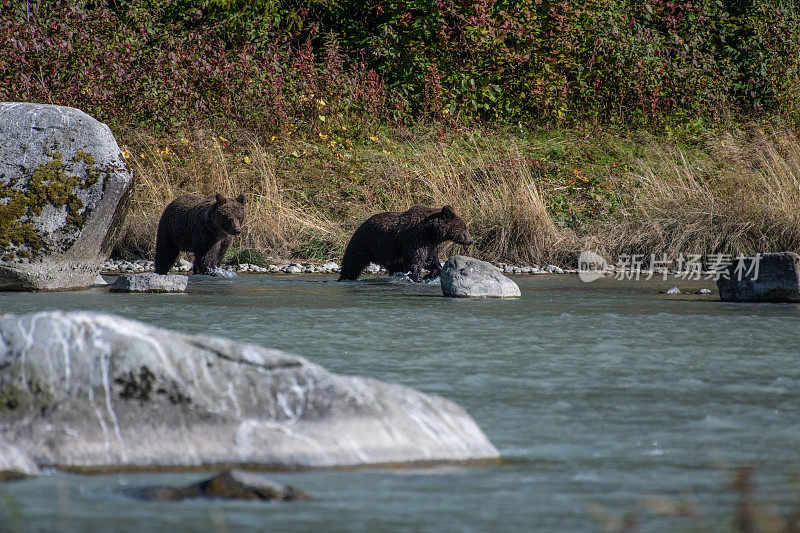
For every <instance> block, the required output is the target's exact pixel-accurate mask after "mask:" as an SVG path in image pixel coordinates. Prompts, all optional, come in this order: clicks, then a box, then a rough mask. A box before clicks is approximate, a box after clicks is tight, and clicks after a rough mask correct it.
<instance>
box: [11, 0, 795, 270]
mask: <svg viewBox="0 0 800 533" xmlns="http://www.w3.org/2000/svg"><path fill="white" fill-rule="evenodd" d="M2 6H3V13H4V16H3V18H2V20H1V21H0V48H1V49H2V50H3V51H4V52H6V53H4V54H2V55H0V71H2V72H3V73H4V74H3V75H2V76H0V100H24V101H38V102H45V103H54V104H61V105H70V106H73V107H78V108H80V109H83V110H85V111H86V112H88V113H90V114H92V115H93V116H95V117H96V118H98V119H100V120H103V121H105V122H107V123H109V124H110V125H111V126H112V128H113V129H114V131H115V133H116V135H117V138H118V140H119V141H120V145H121V146H122V147H123V148H124V153H125V154H126V156H127V157H128V162H129V165H130V167H131V169H132V170H133V171H134V173H135V175H136V179H137V181H136V185H135V187H136V191H135V195H134V199H133V205H132V209H131V213H130V215H129V217H128V220H127V222H126V228H125V231H124V233H123V236H122V238H121V240H120V242H119V244H118V246H117V249H116V253H118V254H120V255H124V256H151V255H152V251H153V239H154V233H155V226H156V223H157V219H158V216H159V215H160V212H161V210H162V209H163V207H164V206H165V205H166V203H167V202H168V201H169V200H170V199H171V198H172V197H174V196H175V195H177V194H180V193H184V192H198V193H204V194H208V193H211V192H214V191H217V190H219V191H221V192H224V193H226V194H234V193H236V194H238V193H240V192H243V193H245V194H246V195H247V197H248V201H249V205H248V211H249V217H250V218H249V222H248V225H247V227H246V230H245V233H244V235H243V237H242V238H241V242H240V246H239V247H238V250H239V251H241V250H243V249H248V250H258V251H259V252H263V253H265V254H272V255H279V256H283V257H286V256H293V257H298V258H311V259H314V258H316V259H323V258H325V259H328V258H332V259H336V258H337V257H339V256H340V253H341V250H342V248H343V246H344V244H345V243H346V241H347V238H348V237H349V235H350V233H351V232H352V231H353V230H354V229H355V228H356V227H357V226H358V224H360V222H361V221H363V220H364V219H365V218H366V217H367V216H369V215H370V214H371V213H374V212H376V211H380V210H387V209H388V210H398V209H405V208H407V207H408V206H410V205H413V204H415V203H425V204H430V205H442V204H444V203H450V204H452V205H453V206H454V207H455V208H456V210H457V212H459V214H461V215H462V216H464V218H466V219H467V220H468V221H469V222H470V231H471V233H472V234H473V235H474V236H475V238H476V246H475V247H474V248H473V249H471V250H470V251H469V253H470V254H471V255H476V256H479V257H482V258H487V259H492V260H502V261H506V262H511V263H544V262H558V263H565V264H569V263H573V262H574V261H575V257H576V253H577V252H578V251H580V250H581V249H584V248H587V247H591V248H594V249H597V250H598V251H600V252H603V253H606V254H609V255H610V256H612V257H614V256H616V255H619V254H622V253H642V254H645V255H646V256H649V254H657V255H660V254H662V253H666V254H668V255H670V256H671V257H675V256H677V254H680V253H684V254H687V253H699V254H708V253H715V252H716V253H720V252H723V253H733V254H735V253H740V252H745V253H746V252H755V251H767V250H794V251H797V250H800V214H799V213H798V211H797V209H796V206H797V205H798V199H800V140H798V136H797V125H798V124H797V121H798V116H800V115H798V112H799V111H800V21H799V20H798V12H797V8H796V6H795V4H794V2H791V1H784V0H776V1H775V2H752V3H751V2H736V3H727V2H726V3H722V2H715V1H709V0H697V1H672V0H670V1H667V0H652V1H649V0H593V1H590V2H584V1H580V2H578V1H577V0H576V1H572V0H563V1H560V2H555V1H537V0H522V1H516V2H507V1H505V0H469V1H458V2H456V1H453V0H440V1H434V0H382V1H378V2H357V1H354V0H204V1H200V0H196V1H195V0H181V1H174V0H108V1H107V2H106V1H83V0H81V1H73V2H62V1H55V0H41V1H39V2H31V1H24V2H14V1H11V0H2ZM234 252H236V250H234ZM251 255H252V254H251Z"/></svg>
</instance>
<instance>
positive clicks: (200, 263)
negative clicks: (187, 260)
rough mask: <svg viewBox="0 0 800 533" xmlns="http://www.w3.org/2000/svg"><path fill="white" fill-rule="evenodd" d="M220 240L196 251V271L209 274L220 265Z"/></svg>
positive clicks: (196, 272)
mask: <svg viewBox="0 0 800 533" xmlns="http://www.w3.org/2000/svg"><path fill="white" fill-rule="evenodd" d="M219 244H220V243H219V242H215V243H214V244H212V245H211V246H210V247H209V248H207V249H204V250H201V251H200V252H195V254H194V268H193V270H194V273H195V274H208V272H209V271H210V270H212V269H214V268H217V267H218V266H219V263H218V262H217V258H218V257H219Z"/></svg>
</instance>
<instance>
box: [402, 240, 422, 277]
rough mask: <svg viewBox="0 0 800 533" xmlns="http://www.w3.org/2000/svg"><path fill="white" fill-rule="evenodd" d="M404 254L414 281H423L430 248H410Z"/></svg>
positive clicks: (409, 275)
mask: <svg viewBox="0 0 800 533" xmlns="http://www.w3.org/2000/svg"><path fill="white" fill-rule="evenodd" d="M403 255H404V261H403V262H404V263H405V264H406V265H407V266H408V270H409V274H408V277H410V278H411V280H412V281H414V283H419V282H420V281H422V269H423V268H425V263H426V262H427V259H428V250H426V249H425V248H419V249H416V250H408V251H406V253H405V254H403Z"/></svg>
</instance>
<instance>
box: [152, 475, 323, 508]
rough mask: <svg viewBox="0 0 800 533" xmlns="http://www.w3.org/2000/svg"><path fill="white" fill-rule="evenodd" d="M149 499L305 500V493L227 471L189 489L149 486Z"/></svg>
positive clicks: (272, 482)
mask: <svg viewBox="0 0 800 533" xmlns="http://www.w3.org/2000/svg"><path fill="white" fill-rule="evenodd" d="M142 496H144V497H145V498H146V499H148V500H157V501H167V502H174V501H179V500H185V499H187V498H224V499H227V500H265V501H269V500H280V501H292V500H308V499H310V498H309V497H308V494H306V493H305V492H303V491H301V490H298V489H296V488H294V487H292V486H290V485H281V484H280V483H276V482H274V481H271V480H269V479H267V478H265V477H264V476H260V475H258V474H252V473H250V472H242V471H240V470H226V471H225V472H223V473H221V474H218V475H216V476H214V477H212V478H209V479H206V480H203V481H201V482H199V483H195V484H193V485H189V486H188V487H149V488H146V489H144V490H143V491H142Z"/></svg>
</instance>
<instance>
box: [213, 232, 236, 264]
mask: <svg viewBox="0 0 800 533" xmlns="http://www.w3.org/2000/svg"><path fill="white" fill-rule="evenodd" d="M232 242H233V237H231V236H230V235H228V236H226V237H225V238H224V239H222V241H220V243H219V249H218V250H217V257H216V259H215V262H216V266H215V267H214V268H216V267H218V266H220V265H221V264H222V262H223V261H224V260H225V254H227V253H228V248H230V246H231V243H232Z"/></svg>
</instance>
